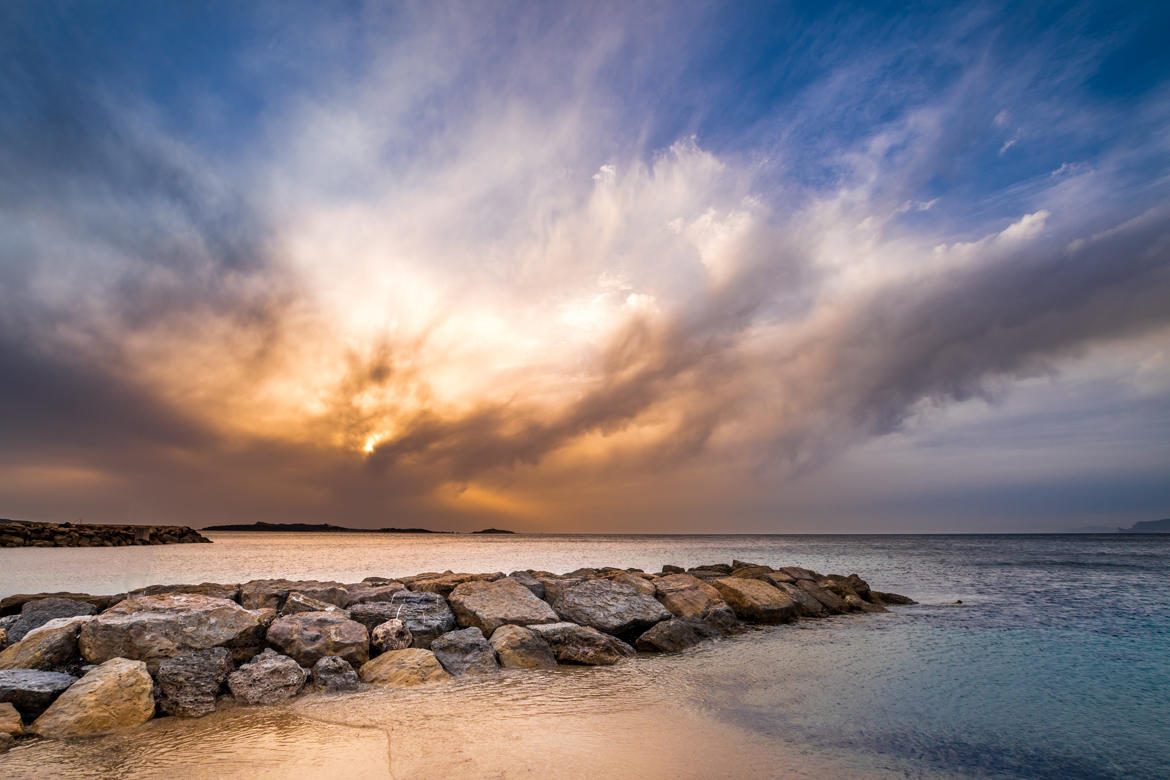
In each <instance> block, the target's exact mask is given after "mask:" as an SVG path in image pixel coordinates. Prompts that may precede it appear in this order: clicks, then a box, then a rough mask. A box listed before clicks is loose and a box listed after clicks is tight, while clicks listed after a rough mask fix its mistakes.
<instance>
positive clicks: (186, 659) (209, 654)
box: [155, 647, 232, 718]
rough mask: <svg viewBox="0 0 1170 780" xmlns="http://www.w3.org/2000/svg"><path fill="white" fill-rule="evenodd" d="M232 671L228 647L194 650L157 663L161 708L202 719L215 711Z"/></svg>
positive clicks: (186, 716)
mask: <svg viewBox="0 0 1170 780" xmlns="http://www.w3.org/2000/svg"><path fill="white" fill-rule="evenodd" d="M231 672H232V656H231V652H230V651H229V650H228V649H227V648H225V647H213V648H210V649H208V650H193V651H190V652H186V653H182V654H180V655H177V656H175V657H174V658H168V659H167V660H165V661H163V662H162V663H160V664H159V665H158V674H157V675H156V676H155V677H156V679H157V681H158V687H159V708H160V709H161V710H162V711H163V712H165V713H167V714H168V715H178V716H180V717H184V718H199V717H202V716H204V715H209V714H211V713H212V712H215V697H216V696H217V695H218V694H219V690H220V688H221V687H223V684H224V681H225V680H227V678H228V675H229V674H231Z"/></svg>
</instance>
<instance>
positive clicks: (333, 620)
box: [268, 612, 370, 667]
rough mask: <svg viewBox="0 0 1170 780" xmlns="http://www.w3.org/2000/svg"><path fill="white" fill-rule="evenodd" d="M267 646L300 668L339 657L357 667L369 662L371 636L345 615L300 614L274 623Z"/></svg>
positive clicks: (339, 613)
mask: <svg viewBox="0 0 1170 780" xmlns="http://www.w3.org/2000/svg"><path fill="white" fill-rule="evenodd" d="M268 644H270V645H272V646H273V647H275V648H276V649H277V650H279V651H281V652H282V653H284V654H285V655H287V656H289V657H290V658H292V659H293V660H294V661H296V662H297V663H298V664H300V665H301V666H305V667H311V666H313V665H314V664H315V663H317V662H318V661H320V660H321V659H322V658H324V657H325V656H327V655H339V656H341V657H342V658H344V659H345V660H347V661H349V662H350V663H351V664H353V665H354V666H355V667H358V666H361V665H362V664H364V663H365V662H366V661H368V660H370V634H369V631H368V630H367V629H366V627H365V626H364V625H362V624H361V623H358V622H357V621H355V620H350V619H349V618H348V617H346V616H345V613H344V612H298V613H297V614H294V615H285V616H284V617H282V618H278V619H277V620H275V621H273V623H272V625H271V626H269V627H268Z"/></svg>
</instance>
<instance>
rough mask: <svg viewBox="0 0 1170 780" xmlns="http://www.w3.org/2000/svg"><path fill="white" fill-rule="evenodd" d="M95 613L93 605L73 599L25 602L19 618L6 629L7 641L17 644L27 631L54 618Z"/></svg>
mask: <svg viewBox="0 0 1170 780" xmlns="http://www.w3.org/2000/svg"><path fill="white" fill-rule="evenodd" d="M96 613H97V609H96V608H94V606H93V604H88V603H86V602H84V601H74V600H73V599H59V598H48V599H36V600H35V601H26V602H25V603H24V606H22V607H21V608H20V618H19V619H17V620H15V621H13V623H12V625H11V626H10V627H9V629H8V641H9V642H19V641H20V640H22V639H24V635H25V634H27V633H28V632H29V631H32V630H33V629H34V628H39V627H41V626H43V625H44V624H45V623H48V622H49V621H50V620H54V619H56V618H63V617H77V616H78V615H93V614H96Z"/></svg>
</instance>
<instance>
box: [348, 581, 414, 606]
mask: <svg viewBox="0 0 1170 780" xmlns="http://www.w3.org/2000/svg"><path fill="white" fill-rule="evenodd" d="M345 589H346V591H348V592H349V606H353V605H354V604H366V603H368V602H371V601H390V600H391V599H393V598H394V594H395V593H397V592H398V591H400V590H406V586H405V585H403V584H402V583H401V582H397V581H395V580H378V581H376V582H359V583H356V584H354V585H346V586H345Z"/></svg>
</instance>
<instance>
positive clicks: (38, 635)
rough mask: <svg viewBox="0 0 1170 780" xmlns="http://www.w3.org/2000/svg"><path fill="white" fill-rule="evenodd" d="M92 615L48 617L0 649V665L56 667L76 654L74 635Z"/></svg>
mask: <svg viewBox="0 0 1170 780" xmlns="http://www.w3.org/2000/svg"><path fill="white" fill-rule="evenodd" d="M93 619H94V618H93V616H92V615H80V616H77V617H62V618H56V619H54V620H50V621H49V622H48V623H45V624H44V625H42V626H40V627H38V628H34V629H33V630H32V631H29V632H28V633H27V634H25V635H24V639H22V640H20V641H19V642H17V643H16V644H14V645H12V646H11V647H9V648H8V649H6V650H4V652H0V669H45V670H50V669H58V668H59V667H62V666H65V665H66V664H69V663H70V662H72V661H74V660H75V659H76V657H77V637H78V634H80V633H81V626H82V625H83V624H84V623H87V622H89V621H90V620H93Z"/></svg>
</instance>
